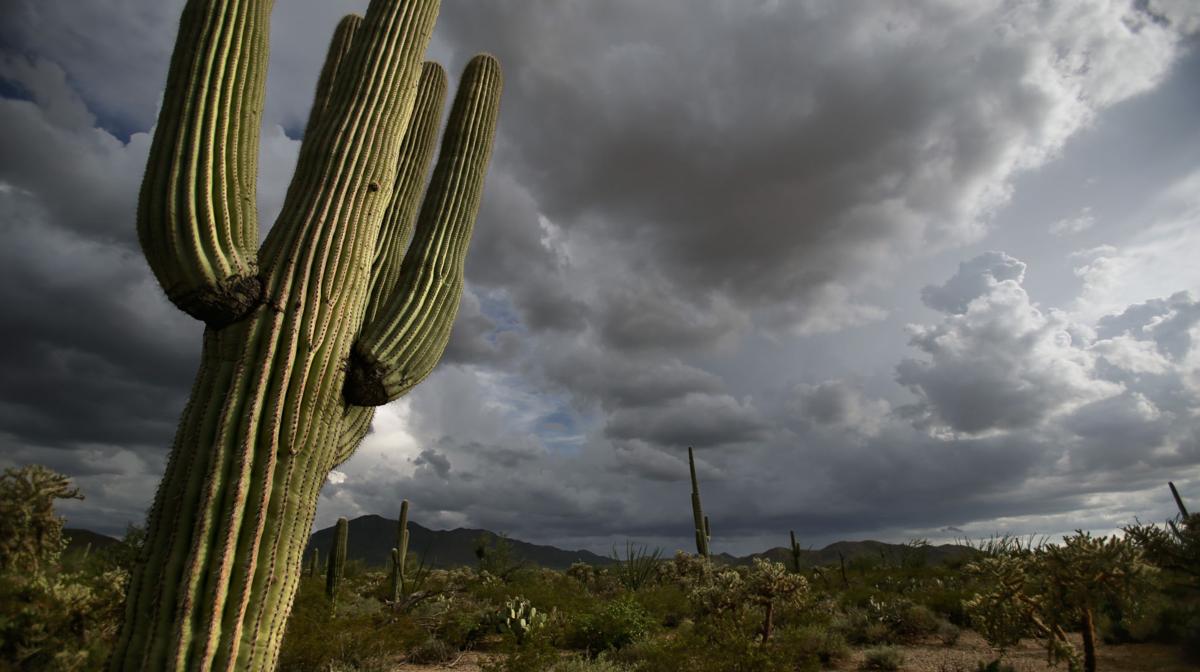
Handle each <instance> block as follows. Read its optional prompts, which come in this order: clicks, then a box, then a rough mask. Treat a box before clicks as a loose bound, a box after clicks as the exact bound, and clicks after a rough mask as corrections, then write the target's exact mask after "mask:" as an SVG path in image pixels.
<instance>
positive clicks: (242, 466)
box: [112, 0, 501, 672]
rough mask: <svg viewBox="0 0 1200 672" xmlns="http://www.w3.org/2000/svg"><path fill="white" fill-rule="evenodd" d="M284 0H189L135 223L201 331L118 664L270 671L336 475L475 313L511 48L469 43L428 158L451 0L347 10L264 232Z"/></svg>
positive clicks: (152, 260) (133, 584) (166, 282)
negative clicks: (482, 214) (466, 289)
mask: <svg viewBox="0 0 1200 672" xmlns="http://www.w3.org/2000/svg"><path fill="white" fill-rule="evenodd" d="M273 4H274V3H273V0H238V1H236V2H235V1H234V0H188V1H187V4H186V5H185V7H184V9H183V15H182V18H181V19H180V22H179V32H178V35H177V38H176V42H175V49H174V52H173V54H172V56H171V63H170V67H169V70H168V75H167V84H166V92H165V94H164V96H163V102H162V110H161V112H160V114H159V118H158V123H157V125H156V127H155V132H154V139H153V141H152V143H151V147H150V155H149V160H148V162H147V167H146V173H145V178H144V179H143V181H142V187H141V194H140V196H139V201H138V212H137V229H138V238H139V240H140V242H141V246H142V251H143V252H144V254H145V257H146V260H147V262H148V263H149V266H150V268H151V270H152V271H153V272H154V275H155V277H156V278H157V279H158V281H159V283H160V284H161V285H162V287H163V290H164V292H165V293H166V295H167V297H168V298H169V299H170V300H171V301H172V302H173V303H175V305H176V306H177V307H178V308H180V309H181V310H183V311H184V312H186V313H188V314H189V315H191V316H193V317H195V318H196V319H199V320H201V321H203V322H204V323H205V326H206V329H205V333H204V344H203V354H202V356H201V359H200V369H199V373H198V374H197V376H196V379H195V383H194V385H193V388H192V396H191V400H190V402H189V403H188V406H187V408H186V409H185V411H184V413H183V418H182V420H181V422H180V426H179V430H178V432H177V433H176V435H175V436H176V438H175V443H174V446H173V448H172V451H171V457H170V459H169V461H168V463H167V469H166V473H165V475H164V476H163V480H162V483H161V484H160V486H159V488H158V492H157V495H156V497H155V501H154V505H153V508H152V509H151V511H150V516H149V522H148V531H147V543H146V545H145V551H144V553H143V556H142V558H141V559H140V562H139V564H138V567H137V569H136V570H135V571H134V574H133V578H132V579H131V581H130V584H129V598H128V600H127V603H126V611H125V620H124V624H123V625H122V628H121V633H120V635H119V637H118V638H117V639H118V641H117V643H116V646H115V651H114V654H113V657H112V669H113V670H138V671H139V672H140V671H150V672H153V671H155V670H165V669H171V670H206V671H207V670H271V669H274V667H275V662H276V660H277V659H278V655H279V646H280V643H281V641H282V638H283V632H284V627H285V625H286V623H287V617H288V613H289V611H290V610H291V606H292V601H293V599H294V597H295V594H296V588H297V585H298V583H299V579H300V574H301V571H300V569H301V563H302V560H303V557H302V556H303V551H304V546H305V543H306V541H307V538H308V534H309V532H310V530H311V528H312V521H313V517H314V514H315V511H316V504H317V498H318V495H319V493H320V489H321V486H322V484H323V483H324V482H325V479H326V477H327V476H328V474H329V473H330V471H331V470H332V469H333V468H334V467H335V466H336V465H338V464H339V463H341V462H343V461H345V460H346V459H347V458H349V457H350V455H351V454H352V453H353V452H354V450H355V448H356V447H357V446H358V444H359V442H360V441H361V440H362V437H363V436H364V435H365V434H366V432H367V430H368V428H369V427H370V423H371V419H372V416H373V413H374V407H376V406H379V405H382V404H385V403H387V402H389V401H391V400H394V399H396V398H398V397H400V396H401V395H403V394H405V393H406V392H408V391H409V390H410V389H411V388H412V387H414V386H415V385H417V384H418V383H419V382H421V381H422V380H423V379H424V378H425V377H426V376H427V375H429V373H430V372H431V371H432V370H433V368H434V366H435V365H436V364H437V362H438V360H439V358H440V357H441V354H442V352H443V350H444V349H445V347H446V343H447V341H448V340H449V337H450V329H451V326H452V325H453V323H454V319H455V316H456V314H457V311H458V304H459V299H460V296H461V292H462V287H463V264H464V262H465V258H466V254H467V246H468V243H469V241H470V239H471V232H472V229H473V227H474V220H475V216H476V213H477V212H478V210H479V204H480V199H481V193H482V189H483V181H484V176H485V174H486V172H487V166H488V163H489V160H490V156H491V147H492V140H493V136H494V131H495V125H496V118H497V114H498V111H499V101H500V88H501V74H500V66H499V63H497V62H496V59H495V58H493V57H491V56H487V55H479V56H476V57H474V58H472V59H471V60H470V61H469V63H468V65H467V67H466V70H465V71H464V73H463V76H462V78H461V80H460V85H459V89H458V93H457V95H456V96H455V99H454V103H453V105H452V107H451V111H450V115H449V120H448V122H447V124H446V130H445V133H444V136H443V142H442V145H441V150H440V154H439V156H438V158H437V160H436V162H435V163H434V166H433V169H432V172H430V170H429V166H430V159H431V158H432V154H433V147H434V145H435V144H436V135H437V129H438V126H439V123H440V119H441V111H442V100H443V97H444V92H445V88H446V77H445V74H444V73H443V72H442V69H441V67H440V66H438V65H437V64H434V63H426V64H422V55H423V54H424V52H425V49H426V47H427V46H428V43H429V39H430V36H431V34H432V32H433V26H434V23H435V21H436V18H437V13H438V9H439V2H438V0H371V2H370V4H369V6H368V8H367V12H366V15H365V17H359V16H348V17H346V18H345V19H343V20H342V21H341V23H339V24H338V27H337V30H336V32H335V33H334V37H333V41H332V43H331V45H330V49H329V51H328V55H327V57H326V60H325V65H324V67H323V69H322V71H321V74H320V77H319V79H318V82H317V87H316V95H315V96H314V101H313V106H312V111H311V112H310V115H309V120H308V124H307V126H306V128H305V132H304V140H303V142H302V144H301V146H300V154H299V158H298V160H297V164H296V172H295V175H294V176H293V178H292V182H291V184H290V186H289V187H288V190H287V195H286V197H285V199H284V202H283V206H282V209H281V211H280V214H279V218H278V219H277V220H276V222H275V224H274V226H272V227H271V229H270V232H269V233H268V234H267V236H266V240H265V241H264V242H263V244H262V245H261V246H259V244H258V241H259V230H258V229H259V227H258V222H257V212H256V207H255V179H256V173H257V169H258V166H257V161H258V144H259V143H258V135H259V129H260V127H261V126H262V116H261V115H262V110H263V97H264V90H265V83H266V68H267V60H268V58H267V57H268V53H267V52H268V44H267V43H268V29H269V25H270V18H271V9H272V6H273ZM427 176H428V178H429V179H428V181H427V180H426V177H427ZM427 183H428V187H426V184H427ZM410 238H411V242H410Z"/></svg>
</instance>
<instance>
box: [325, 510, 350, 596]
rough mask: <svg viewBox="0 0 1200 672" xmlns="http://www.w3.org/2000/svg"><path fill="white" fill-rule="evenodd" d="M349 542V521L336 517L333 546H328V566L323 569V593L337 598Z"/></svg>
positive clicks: (344, 571) (344, 570)
mask: <svg viewBox="0 0 1200 672" xmlns="http://www.w3.org/2000/svg"><path fill="white" fill-rule="evenodd" d="M349 543H350V521H348V520H346V519H345V518H338V521H337V527H336V528H335V529H334V531H333V546H330V547H329V568H328V569H326V570H325V594H326V595H327V596H328V597H329V600H330V601H331V602H332V601H335V600H337V591H338V586H340V585H341V583H342V577H343V576H345V574H346V546H347V545H349Z"/></svg>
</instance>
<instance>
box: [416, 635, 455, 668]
mask: <svg viewBox="0 0 1200 672" xmlns="http://www.w3.org/2000/svg"><path fill="white" fill-rule="evenodd" d="M456 655H458V649H457V648H456V647H454V646H452V645H451V644H449V643H448V642H444V641H442V640H440V639H438V638H436V637H430V638H429V639H427V640H425V641H424V642H421V643H420V644H418V645H416V646H415V647H413V648H412V649H410V650H409V652H408V662H410V663H417V664H418V665H428V664H430V663H445V662H449V661H451V660H453V659H454V657H455V656H456Z"/></svg>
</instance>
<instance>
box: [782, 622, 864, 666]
mask: <svg viewBox="0 0 1200 672" xmlns="http://www.w3.org/2000/svg"><path fill="white" fill-rule="evenodd" d="M778 639H779V646H780V647H782V648H785V649H787V650H788V651H790V652H791V653H792V654H793V655H794V656H795V658H796V659H797V660H804V659H807V658H810V657H812V658H816V659H817V660H818V661H819V662H820V663H821V665H823V666H830V665H833V664H835V663H837V662H840V661H842V660H845V659H846V658H848V657H849V655H850V647H849V646H847V644H846V638H845V637H843V636H842V634H841V633H840V632H837V631H836V630H833V629H831V628H828V627H823V626H819V625H805V626H801V627H797V628H780V630H779V636H778Z"/></svg>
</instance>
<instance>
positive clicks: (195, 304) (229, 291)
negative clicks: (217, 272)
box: [175, 275, 263, 329]
mask: <svg viewBox="0 0 1200 672" xmlns="http://www.w3.org/2000/svg"><path fill="white" fill-rule="evenodd" d="M175 303H176V304H177V305H179V306H180V307H181V308H183V310H184V311H186V312H187V314H188V315H191V316H192V317H194V318H196V319H198V320H202V321H203V322H204V323H205V324H207V325H208V326H210V327H212V328H213V329H220V328H221V327H226V326H229V325H230V324H233V323H234V322H237V321H238V320H240V319H242V318H243V317H246V316H247V315H249V314H250V313H252V312H254V309H255V308H257V307H259V306H260V305H262V303H263V286H262V280H261V279H259V277H258V276H256V275H233V276H230V277H228V278H225V279H224V280H221V281H220V282H219V283H218V284H217V285H216V286H215V287H202V288H200V289H198V290H195V291H193V292H189V293H187V294H184V295H181V296H178V297H176V298H175Z"/></svg>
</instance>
